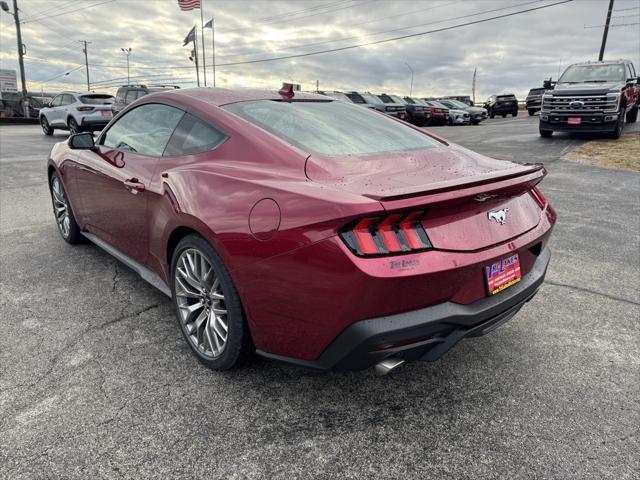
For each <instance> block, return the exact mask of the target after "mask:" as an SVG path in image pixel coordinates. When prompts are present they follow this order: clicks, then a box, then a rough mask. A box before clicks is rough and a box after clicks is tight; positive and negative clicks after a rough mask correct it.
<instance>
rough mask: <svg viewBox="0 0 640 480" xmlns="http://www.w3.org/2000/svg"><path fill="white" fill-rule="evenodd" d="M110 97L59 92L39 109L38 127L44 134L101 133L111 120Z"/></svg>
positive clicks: (111, 101) (97, 94) (99, 94)
mask: <svg viewBox="0 0 640 480" xmlns="http://www.w3.org/2000/svg"><path fill="white" fill-rule="evenodd" d="M113 101H114V98H113V96H112V95H106V94H103V93H76V92H63V93H61V94H60V95H56V96H55V97H54V98H53V100H51V103H50V104H48V105H47V106H46V107H43V108H41V109H40V117H39V120H40V125H41V126H42V131H43V132H44V134H45V135H53V131H54V130H55V129H61V130H69V133H70V134H72V135H73V134H75V133H79V132H83V131H91V132H93V131H97V130H102V129H103V128H104V126H105V125H107V123H109V121H110V120H111V117H112V113H111V104H112V103H113Z"/></svg>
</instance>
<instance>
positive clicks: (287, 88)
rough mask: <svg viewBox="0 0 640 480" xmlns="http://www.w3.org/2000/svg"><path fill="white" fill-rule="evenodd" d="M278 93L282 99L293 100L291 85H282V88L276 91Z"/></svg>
mask: <svg viewBox="0 0 640 480" xmlns="http://www.w3.org/2000/svg"><path fill="white" fill-rule="evenodd" d="M278 93H279V94H280V95H282V96H283V97H284V98H293V97H294V96H295V93H294V92H293V83H283V84H282V88H281V89H280V90H278Z"/></svg>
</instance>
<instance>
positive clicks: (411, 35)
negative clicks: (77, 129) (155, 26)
mask: <svg viewBox="0 0 640 480" xmlns="http://www.w3.org/2000/svg"><path fill="white" fill-rule="evenodd" d="M570 2H573V0H561V1H558V2H555V3H550V4H547V5H541V6H539V7H533V8H528V9H525V10H518V11H517V12H511V13H506V14H503V15H496V16H493V17H489V18H483V19H480V20H474V21H472V22H466V23H461V24H457V25H451V26H448V27H442V28H438V29H434V30H428V31H425V32H418V33H412V34H408V35H402V36H399V37H392V38H386V39H382V40H376V41H373V42H366V43H359V44H355V45H347V46H344V47H339V48H332V49H328V50H320V51H316V52H307V53H300V54H295V55H284V56H280V57H271V58H263V59H259V60H248V61H244V62H229V63H220V64H217V65H216V66H218V67H228V66H237V65H248V64H253V63H265V62H273V61H277V60H287V59H291V58H300V57H311V56H314V55H321V54H324V53H333V52H341V51H345V50H352V49H355V48H361V47H366V46H370V45H379V44H382V43H389V42H395V41H398V40H405V39H407V38H414V37H420V36H424V35H429V34H432V33H438V32H444V31H449V30H454V29H456V28H462V27H467V26H469V25H476V24H479V23H485V22H489V21H492V20H498V19H500V18H507V17H512V16H515V15H521V14H523V13H529V12H534V11H537V10H543V9H545V8H550V7H554V6H556V5H562V4H565V3H570ZM178 68H183V67H173V69H178ZM186 68H191V67H186ZM154 76H161V75H147V76H139V77H134V78H151V77H154ZM118 80H122V78H112V79H109V80H103V81H100V82H94V83H96V84H104V83H108V82H114V81H118Z"/></svg>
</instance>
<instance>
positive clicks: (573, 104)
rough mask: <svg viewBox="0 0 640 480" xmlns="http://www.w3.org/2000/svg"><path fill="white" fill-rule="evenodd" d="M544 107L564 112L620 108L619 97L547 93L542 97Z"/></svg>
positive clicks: (547, 109)
mask: <svg viewBox="0 0 640 480" xmlns="http://www.w3.org/2000/svg"><path fill="white" fill-rule="evenodd" d="M542 109H543V110H545V111H554V112H563V113H564V112H566V113H592V112H615V111H617V110H618V97H608V96H606V95H589V96H587V95H582V96H574V97H568V96H567V97H564V96H558V95H545V96H544V97H543V98H542Z"/></svg>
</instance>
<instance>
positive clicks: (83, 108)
mask: <svg viewBox="0 0 640 480" xmlns="http://www.w3.org/2000/svg"><path fill="white" fill-rule="evenodd" d="M93 109H94V107H76V110H78V111H79V112H90V111H91V110H93Z"/></svg>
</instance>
